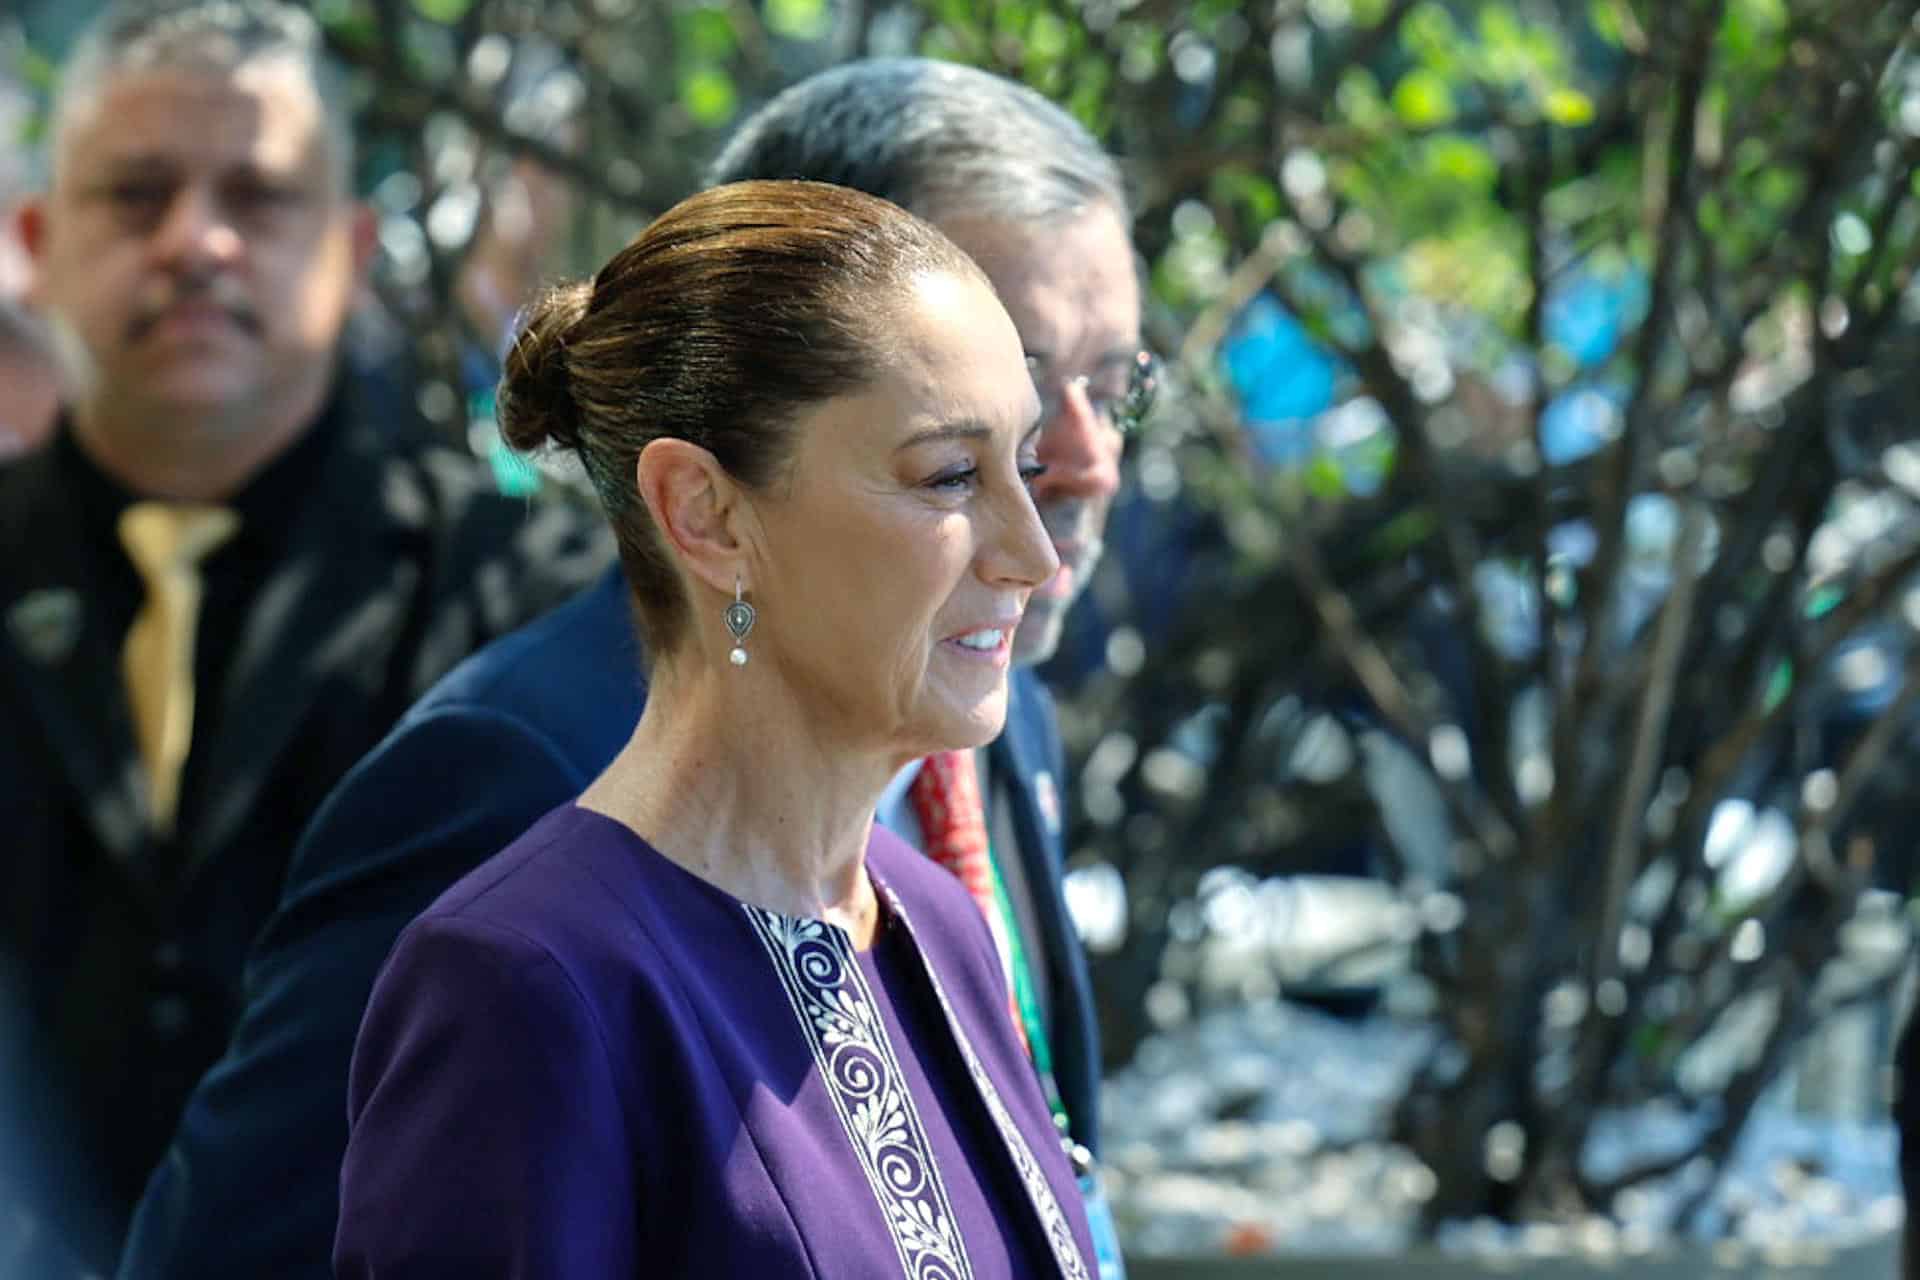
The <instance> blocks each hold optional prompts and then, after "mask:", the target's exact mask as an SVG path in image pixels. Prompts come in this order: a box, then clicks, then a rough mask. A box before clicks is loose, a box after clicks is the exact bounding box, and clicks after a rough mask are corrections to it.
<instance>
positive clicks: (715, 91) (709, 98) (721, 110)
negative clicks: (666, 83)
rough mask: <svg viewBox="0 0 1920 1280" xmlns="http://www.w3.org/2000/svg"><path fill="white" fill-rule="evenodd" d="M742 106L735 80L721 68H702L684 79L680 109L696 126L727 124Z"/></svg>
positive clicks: (686, 75)
mask: <svg viewBox="0 0 1920 1280" xmlns="http://www.w3.org/2000/svg"><path fill="white" fill-rule="evenodd" d="M739 105H740V98H739V94H738V93H736V92H735V90H734V87H733V77H732V76H729V75H728V74H727V73H726V72H725V71H722V70H721V69H720V68H719V67H699V68H696V69H695V70H692V71H689V72H688V73H686V74H685V75H683V76H681V77H680V106H681V109H682V110H684V111H685V112H686V113H687V115H688V117H689V118H690V119H692V120H693V122H694V123H695V124H699V125H704V126H706V127H708V128H712V127H713V126H715V125H722V124H725V123H726V122H727V121H729V120H731V119H733V113H734V112H735V111H736V110H737V109H738V108H739Z"/></svg>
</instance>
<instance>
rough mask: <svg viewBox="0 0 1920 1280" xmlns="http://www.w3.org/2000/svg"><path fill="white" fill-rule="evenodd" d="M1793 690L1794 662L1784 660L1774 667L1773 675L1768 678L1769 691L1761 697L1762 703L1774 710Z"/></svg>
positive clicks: (1768, 708) (1766, 707) (1769, 709)
mask: <svg viewBox="0 0 1920 1280" xmlns="http://www.w3.org/2000/svg"><path fill="white" fill-rule="evenodd" d="M1791 692H1793V664H1792V663H1791V662H1782V663H1781V664H1780V665H1779V666H1777V667H1775V668H1774V669H1773V675H1772V676H1771V677H1769V678H1768V680H1767V691H1766V693H1765V694H1764V695H1762V697H1761V705H1762V706H1763V707H1764V708H1765V709H1766V710H1768V711H1771V710H1773V709H1774V708H1775V707H1777V706H1779V705H1780V704H1781V703H1782V702H1784V701H1785V700H1786V697H1787V695H1788V694H1789V693H1791Z"/></svg>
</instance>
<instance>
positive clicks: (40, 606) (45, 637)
mask: <svg viewBox="0 0 1920 1280" xmlns="http://www.w3.org/2000/svg"><path fill="white" fill-rule="evenodd" d="M7 630H9V631H11V632H12V633H13V639H14V643H15V644H17V645H19V646H20V651H21V652H22V653H24V654H26V655H27V657H29V658H31V659H32V660H33V661H35V662H38V663H39V664H40V665H42V666H47V667H50V666H53V665H55V664H57V663H61V662H65V661H66V660H67V658H69V657H70V656H72V654H73V646H74V644H75V642H77V641H78V640H79V639H80V593H79V592H77V591H75V590H74V589H73V588H71V587H45V588H42V589H41V590H39V591H32V592H29V593H27V594H26V595H24V596H22V597H20V599H19V600H18V601H16V602H15V603H14V605H13V607H12V608H10V609H8V610H7Z"/></svg>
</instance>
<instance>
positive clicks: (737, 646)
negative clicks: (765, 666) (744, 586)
mask: <svg viewBox="0 0 1920 1280" xmlns="http://www.w3.org/2000/svg"><path fill="white" fill-rule="evenodd" d="M721 616H722V617H723V618H725V619H726V623H727V630H728V631H729V632H731V633H732V635H733V650H732V651H731V652H730V653H728V654H727V661H729V662H731V663H732V664H733V665H734V666H736V667H744V666H746V665H747V646H746V640H747V632H749V631H751V630H753V619H754V612H753V606H752V605H750V604H748V603H747V602H746V601H745V600H742V599H741V598H740V575H739V574H737V573H736V574H735V575H734V576H733V603H732V604H730V605H728V606H727V611H726V613H724V614H722V615H721Z"/></svg>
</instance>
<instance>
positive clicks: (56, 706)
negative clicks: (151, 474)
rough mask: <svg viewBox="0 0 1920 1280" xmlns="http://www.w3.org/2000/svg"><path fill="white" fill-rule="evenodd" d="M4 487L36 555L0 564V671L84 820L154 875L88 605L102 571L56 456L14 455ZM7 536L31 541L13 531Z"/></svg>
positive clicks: (111, 674) (141, 801) (116, 854)
mask: <svg viewBox="0 0 1920 1280" xmlns="http://www.w3.org/2000/svg"><path fill="white" fill-rule="evenodd" d="M10 470H11V474H10V475H8V476H7V477H6V483H5V484H4V485H3V486H0V508H9V507H10V508H11V511H10V513H9V518H10V519H18V520H20V521H22V522H23V523H24V524H25V525H27V526H28V527H29V528H30V529H31V532H32V545H33V546H34V547H36V548H37V552H36V554H35V555H34V556H32V557H22V558H21V560H20V561H18V562H16V563H14V564H10V565H4V566H0V671H3V672H4V675H3V676H0V678H5V679H8V680H10V681H11V682H12V683H14V684H15V685H16V686H17V687H18V689H19V694H20V701H21V702H22V703H23V704H24V705H25V706H26V707H28V708H29V709H30V712H31V714H32V715H33V717H34V719H35V720H36V721H37V728H38V730H39V732H40V734H41V735H42V736H43V738H44V739H45V741H46V744H47V748H48V750H47V753H46V754H47V755H48V756H50V757H51V758H52V759H53V760H54V761H56V762H57V768H58V770H59V772H60V773H61V774H62V775H63V776H64V777H65V779H66V781H67V782H68V783H69V784H70V785H71V786H72V787H73V788H74V790H75V791H77V792H78V793H79V794H80V796H81V797H83V803H84V808H85V812H86V815H87V821H88V823H89V825H90V826H91V827H92V828H93V830H94V832H95V834H96V835H97V837H98V838H99V840H100V842H101V844H102V846H103V847H105V848H106V849H107V851H108V852H109V853H110V854H111V855H112V856H113V858H114V860H115V861H116V862H118V863H120V864H121V865H122V866H125V867H127V868H128V869H129V870H131V871H132V872H134V873H135V874H136V875H137V876H141V877H144V878H148V879H150V868H149V867H148V866H147V865H146V860H145V859H144V857H143V856H142V855H143V853H144V852H145V850H146V844H147V834H146V799H145V794H144V791H143V788H142V778H141V770H140V761H139V755H138V752H137V751H136V750H135V748H134V745H133V726H132V719H131V715H130V713H129V712H128V710H127V701H126V693H125V691H124V689H123V688H122V686H121V683H120V674H119V673H120V658H119V653H118V644H117V641H118V637H115V636H110V635H108V634H107V633H106V627H107V624H106V621H105V620H104V619H103V618H101V617H100V614H99V610H98V609H97V608H95V607H93V603H92V599H91V598H90V594H89V591H88V584H89V583H91V582H94V581H97V580H98V577H97V573H98V566H93V565H89V564H88V563H87V561H88V559H89V552H88V551H87V550H86V546H87V543H86V541H85V539H84V538H83V536H82V533H81V531H80V529H79V528H78V527H77V525H76V524H75V522H74V521H73V520H72V519H71V509H70V507H69V505H68V504H67V503H66V502H64V501H62V500H61V497H62V488H61V485H60V483H59V476H58V473H57V472H56V471H55V469H54V467H53V463H52V450H51V449H45V450H42V451H41V452H40V453H39V454H38V455H36V456H35V457H33V458H30V459H27V460H26V461H23V462H19V463H16V464H14V466H13V467H12V468H11V469H10ZM12 545H27V544H26V542H24V541H19V540H16V541H14V542H13V543H12Z"/></svg>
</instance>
